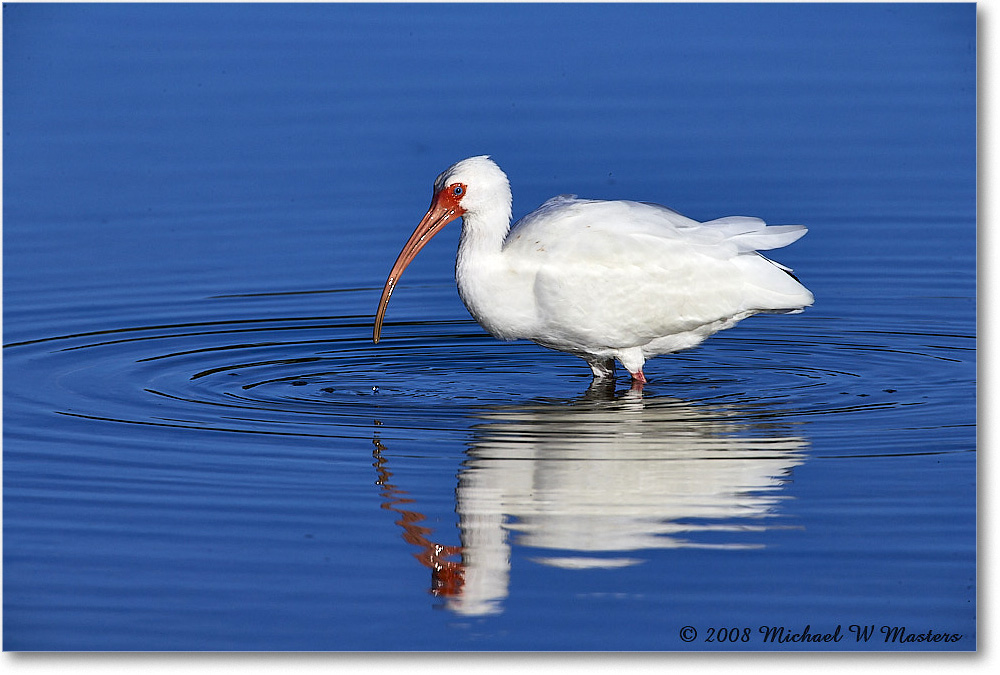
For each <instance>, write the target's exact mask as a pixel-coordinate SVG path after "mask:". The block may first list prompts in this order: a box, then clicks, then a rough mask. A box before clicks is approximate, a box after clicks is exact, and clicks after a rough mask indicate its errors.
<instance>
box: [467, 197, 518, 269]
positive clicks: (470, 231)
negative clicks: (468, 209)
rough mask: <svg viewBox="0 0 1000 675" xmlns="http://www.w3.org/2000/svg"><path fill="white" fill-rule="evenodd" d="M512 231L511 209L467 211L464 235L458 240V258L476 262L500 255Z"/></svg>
mask: <svg viewBox="0 0 1000 675" xmlns="http://www.w3.org/2000/svg"><path fill="white" fill-rule="evenodd" d="M509 231H510V209H509V208H508V209H507V211H506V212H501V211H493V212H492V213H490V214H488V215H482V214H474V213H466V214H465V215H464V216H463V217H462V236H461V238H460V239H459V242H458V259H459V261H461V260H462V259H463V258H464V259H466V262H468V263H471V264H475V262H476V261H477V260H480V259H483V258H489V257H491V256H494V255H499V253H500V251H501V250H502V249H503V243H504V241H505V240H506V239H507V232H509Z"/></svg>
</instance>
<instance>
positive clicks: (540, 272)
mask: <svg viewBox="0 0 1000 675" xmlns="http://www.w3.org/2000/svg"><path fill="white" fill-rule="evenodd" d="M543 207H544V210H542V209H540V210H539V211H536V212H534V213H532V214H530V215H529V216H528V217H526V218H525V219H522V221H520V222H519V223H518V224H517V227H516V228H514V229H513V230H512V231H511V235H510V236H509V237H508V240H507V243H506V245H505V248H506V249H507V250H509V251H510V252H511V253H512V254H514V255H515V257H517V258H518V259H520V260H521V261H527V260H530V261H532V262H531V266H532V267H533V268H534V269H535V282H534V294H535V299H536V302H537V305H538V310H539V314H540V316H543V317H546V318H547V320H548V321H549V322H550V324H551V330H552V331H553V333H561V334H562V335H561V337H562V338H564V340H565V341H566V342H579V343H581V344H600V343H601V340H603V341H604V342H605V343H607V344H608V345H609V346H623V345H624V346H628V345H639V344H644V343H645V342H648V341H649V340H651V339H654V338H656V337H659V336H662V335H668V334H674V333H679V332H683V331H689V330H694V329H695V328H697V327H698V326H702V325H707V324H710V323H712V322H715V321H720V320H725V319H728V318H730V317H734V316H737V315H739V314H741V313H745V312H748V311H749V312H752V311H761V310H778V309H781V310H783V309H789V308H796V307H801V306H804V305H807V304H810V303H811V302H812V296H811V294H809V292H808V291H807V290H806V289H805V288H804V287H802V286H801V284H799V283H798V282H797V281H796V280H795V279H794V278H792V277H791V276H789V275H788V274H787V273H786V272H785V271H784V270H783V269H781V268H780V267H777V266H775V265H772V264H771V262H770V261H768V260H767V259H765V258H763V257H762V256H759V255H757V254H756V251H757V250H758V249H765V250H766V249H771V248H779V247H781V246H784V245H787V244H789V243H791V242H792V241H794V240H795V239H798V238H799V237H801V236H802V235H803V234H804V233H805V228H803V227H801V226H778V227H769V226H767V225H766V224H765V223H764V222H763V221H761V220H760V219H757V218H747V217H740V216H736V217H729V218H723V219H719V220H717V221H710V222H709V223H699V222H698V221H695V220H692V219H690V218H686V217H684V216H682V215H680V214H678V213H677V212H675V211H672V210H670V209H667V208H665V207H659V206H657V205H651V204H643V203H640V202H622V201H618V202H602V201H592V200H580V199H571V198H556V199H554V200H549V202H546V204H545V205H543Z"/></svg>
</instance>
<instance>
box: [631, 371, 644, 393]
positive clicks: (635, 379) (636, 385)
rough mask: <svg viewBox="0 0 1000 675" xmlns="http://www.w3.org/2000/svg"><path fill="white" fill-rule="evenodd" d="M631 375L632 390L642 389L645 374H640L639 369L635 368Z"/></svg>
mask: <svg viewBox="0 0 1000 675" xmlns="http://www.w3.org/2000/svg"><path fill="white" fill-rule="evenodd" d="M631 375H632V391H642V387H643V385H644V384H646V376H645V375H643V374H642V371H641V370H637V371H636V372H634V373H631Z"/></svg>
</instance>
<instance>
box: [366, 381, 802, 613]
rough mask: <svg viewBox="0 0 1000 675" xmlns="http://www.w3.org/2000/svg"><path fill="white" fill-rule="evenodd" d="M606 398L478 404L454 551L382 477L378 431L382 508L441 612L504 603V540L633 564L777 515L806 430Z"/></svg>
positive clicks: (742, 412)
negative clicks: (426, 572)
mask: <svg viewBox="0 0 1000 675" xmlns="http://www.w3.org/2000/svg"><path fill="white" fill-rule="evenodd" d="M607 395H608V392H607V391H588V392H587V394H585V395H584V396H583V397H582V398H581V399H580V400H578V401H575V402H573V403H571V404H566V403H565V402H563V403H532V404H526V405H517V406H498V407H492V408H489V409H486V410H484V411H481V412H479V413H478V414H477V418H478V420H477V422H476V423H475V424H474V425H473V426H472V427H471V431H472V439H471V442H470V447H469V449H468V450H467V452H466V454H467V455H468V459H467V460H466V461H465V462H464V463H463V465H462V468H461V470H460V471H459V474H458V486H457V488H456V500H455V501H456V512H457V513H458V516H459V529H460V533H459V535H460V541H461V545H460V546H457V547H455V546H441V545H438V544H435V543H434V542H433V541H431V539H430V536H431V533H430V531H429V529H428V528H426V527H423V526H421V525H419V523H420V522H421V521H423V519H424V517H423V515H421V514H420V513H419V512H417V511H416V510H414V508H413V506H412V503H411V500H409V499H407V498H406V497H405V496H404V494H405V493H403V492H402V491H401V490H400V489H399V488H398V487H396V486H394V485H392V484H390V483H389V481H390V479H391V474H390V473H389V470H388V466H387V460H386V458H385V456H384V454H383V451H384V450H385V448H384V447H383V446H382V444H381V443H380V442H379V441H378V439H376V440H375V445H376V450H375V458H376V462H375V466H376V469H377V470H378V472H379V485H380V486H381V488H382V496H383V498H384V499H385V501H384V502H383V508H386V509H389V510H392V511H395V512H397V513H399V514H400V515H401V516H402V518H401V519H400V520H398V521H397V522H398V523H399V524H400V525H401V526H402V527H403V530H404V535H403V536H404V539H406V541H407V542H409V543H411V544H413V545H415V546H418V547H420V552H419V553H417V554H416V557H417V559H418V560H420V562H421V563H422V564H424V565H426V566H427V567H429V568H430V569H431V570H432V589H431V590H432V592H433V593H434V594H435V595H437V596H439V597H442V598H444V599H445V603H446V606H447V607H448V608H449V609H451V610H452V611H454V612H456V613H459V614H463V615H486V614H495V613H499V612H501V611H503V606H502V602H503V600H504V598H506V597H507V593H508V587H509V577H510V573H511V565H510V549H511V546H512V545H517V546H520V547H528V548H533V549H538V550H539V555H538V556H536V557H534V558H532V560H533V561H535V562H537V563H540V564H544V565H550V566H555V567H561V568H566V569H583V568H615V567H624V566H630V565H635V564H638V563H641V562H644V558H643V557H642V551H643V550H648V549H657V548H661V549H662V548H691V547H698V548H716V549H745V548H753V547H759V546H760V545H761V544H759V543H756V542H753V541H748V540H747V533H748V532H750V533H752V532H754V531H757V532H759V531H763V530H764V529H766V528H767V527H768V525H769V523H770V522H773V520H771V519H773V518H774V517H775V516H776V515H778V506H779V504H780V502H781V500H782V495H781V489H782V485H783V484H784V483H785V482H786V481H787V480H788V478H789V475H790V472H791V469H792V468H793V467H795V466H797V465H799V464H801V463H802V461H803V452H804V451H805V449H806V447H807V441H806V440H805V438H803V437H801V436H799V435H795V434H793V433H792V432H791V431H790V427H789V426H788V425H781V424H776V423H775V416H773V415H772V416H770V418H768V416H765V415H762V414H760V413H755V412H754V411H751V410H748V409H739V408H736V407H733V406H713V405H706V404H694V403H688V402H685V401H681V400H678V399H671V398H643V397H642V395H641V393H639V392H636V391H630V392H627V393H625V394H624V395H622V396H620V397H618V398H617V399H615V398H614V397H613V392H612V399H611V400H606V398H607ZM404 506H405V507H406V508H404Z"/></svg>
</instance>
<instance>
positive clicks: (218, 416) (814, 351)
mask: <svg viewBox="0 0 1000 675" xmlns="http://www.w3.org/2000/svg"><path fill="white" fill-rule="evenodd" d="M449 291H450V289H447V288H446V287H442V288H440V289H436V292H439V293H446V292H449ZM341 293H343V294H344V295H346V296H350V297H349V298H348V299H349V301H350V304H352V305H355V306H364V304H365V300H366V299H367V297H368V296H369V295H370V294H371V290H370V289H358V290H350V291H342V292H341ZM255 300H259V297H256V298H242V297H238V296H237V297H227V298H208V299H206V300H205V302H206V303H217V304H218V305H219V306H218V311H219V312H220V313H221V314H228V315H230V316H231V317H233V318H229V319H221V320H216V321H194V320H190V317H188V319H189V320H185V317H183V316H177V317H176V318H175V320H174V321H168V322H157V323H156V324H153V325H148V326H143V325H131V326H127V327H123V328H119V329H115V328H109V329H104V330H98V331H90V332H80V333H75V334H67V335H54V336H47V337H42V338H37V339H33V340H24V341H21V342H16V343H12V344H8V345H7V346H6V354H7V367H8V368H19V367H23V368H28V369H30V370H31V371H32V372H34V373H35V375H36V378H37V379H36V381H37V382H39V387H38V388H36V390H35V391H33V392H32V393H31V394H30V395H31V396H34V397H36V398H37V404H38V406H40V407H43V408H48V409H50V410H51V411H52V412H54V413H58V414H61V415H70V416H75V417H79V418H86V419H92V420H97V421H104V422H118V423H129V424H148V425H162V426H168V427H190V428H197V429H213V430H218V431H228V432H253V433H264V434H288V435H300V436H318V437H325V436H333V437H339V436H343V435H344V434H345V433H346V434H353V433H354V432H351V431H349V429H351V428H357V427H360V428H362V429H365V430H366V431H361V430H360V429H358V432H357V433H359V434H362V435H363V434H365V433H367V430H370V428H371V426H372V424H373V421H376V420H380V419H381V418H391V419H392V420H393V423H394V425H395V426H397V427H402V428H411V429H440V430H448V429H453V428H455V426H456V424H455V420H456V419H459V418H464V417H466V416H468V415H469V414H470V411H472V410H478V409H481V408H483V407H491V406H509V405H511V404H518V403H524V402H529V401H535V402H548V403H557V404H558V403H571V402H574V401H576V402H580V401H590V402H594V401H599V400H607V399H612V398H614V397H615V396H616V395H617V396H618V397H619V398H621V397H622V396H623V395H625V394H626V392H627V382H626V381H627V376H624V375H621V376H620V377H619V379H618V382H617V394H616V393H615V391H614V389H610V388H609V389H607V390H603V391H602V390H588V385H589V383H590V377H589V372H588V370H587V368H586V367H585V365H584V364H583V363H582V362H580V361H579V360H578V359H576V358H574V357H572V356H569V355H565V354H560V353H556V352H552V351H548V350H545V349H542V348H539V347H536V346H535V345H532V344H530V343H524V342H518V343H502V342H499V341H496V340H494V339H492V338H491V337H489V336H488V335H485V334H484V333H483V331H482V330H481V329H479V327H478V326H476V325H475V323H474V322H472V321H471V320H470V319H468V318H462V319H458V320H438V321H426V322H403V323H392V322H390V323H388V324H387V325H386V329H385V338H384V339H383V341H382V342H381V343H380V344H379V345H373V344H372V343H371V341H370V338H369V335H370V330H371V323H370V317H369V316H366V315H362V314H354V315H345V316H333V317H331V316H309V315H303V314H295V315H293V314H286V315H282V316H277V317H274V318H254V317H252V316H251V315H250V311H252V309H253V307H254V303H253V302H252V301H255ZM270 300H271V301H272V303H274V301H276V300H277V301H283V300H285V299H284V298H281V297H280V294H276V295H275V296H274V297H271V298H270ZM279 304H280V303H279ZM289 304H290V305H294V307H293V308H294V309H298V310H302V309H304V308H303V307H302V306H301V305H302V302H301V298H296V299H295V302H291V303H289ZM272 309H273V307H272ZM201 311H203V310H202V309H200V310H199V312H201ZM241 311H242V312H245V313H243V314H241V313H240V312H241ZM882 325H883V327H884V328H883V329H882V330H878V331H873V330H862V329H857V328H852V327H851V326H850V325H848V324H847V323H846V322H845V321H843V320H835V319H831V318H828V317H824V316H822V315H820V314H819V313H818V312H812V313H806V314H804V315H800V316H795V317H757V318H752V319H750V320H748V321H745V322H744V323H743V324H741V326H740V327H738V328H736V329H733V330H731V331H727V332H724V333H721V334H719V335H717V336H714V337H713V338H711V339H710V340H709V341H708V342H706V343H705V344H704V345H703V346H701V347H699V348H697V349H695V350H692V351H688V352H684V353H681V354H676V355H670V356H661V357H658V358H657V359H655V360H653V361H652V362H650V364H649V365H648V366H647V373H648V374H649V376H650V378H651V380H652V384H651V385H650V386H649V387H648V388H647V389H646V392H645V395H644V402H645V405H646V406H647V407H648V406H651V405H655V404H656V401H657V399H658V398H660V397H665V396H666V397H670V398H671V399H673V398H677V399H681V400H684V401H687V402H688V403H692V404H697V405H703V406H716V407H718V406H722V407H724V408H725V410H726V416H727V417H729V418H732V417H733V416H734V415H735V416H737V417H743V418H746V419H758V418H759V419H761V420H765V419H768V418H773V417H774V416H776V415H777V416H780V417H782V418H785V419H788V420H793V419H807V418H810V417H814V416H816V415H825V414H826V415H828V414H841V415H843V414H866V415H869V416H870V415H876V414H878V413H879V412H881V411H895V412H894V414H897V416H898V411H900V410H901V409H905V408H919V407H921V406H926V405H927V404H928V403H931V402H934V403H936V404H937V405H938V406H940V405H946V404H947V400H946V399H947V397H946V396H943V395H942V394H941V393H940V392H942V391H946V389H947V387H948V385H949V381H950V380H953V379H954V378H955V369H954V368H952V367H949V366H954V365H955V364H962V363H963V362H964V361H967V360H969V358H970V353H971V352H972V350H973V349H974V340H973V338H972V337H971V336H965V335H961V334H957V333H953V332H947V331H944V330H941V331H929V330H928V331H925V332H907V331H905V330H904V329H903V326H896V327H894V326H893V325H892V322H891V321H889V320H887V321H884V322H883V324H882ZM19 395H24V394H23V393H21V394H19ZM904 417H905V416H904ZM459 426H461V425H459ZM345 430H347V431H345Z"/></svg>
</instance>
